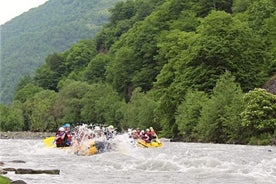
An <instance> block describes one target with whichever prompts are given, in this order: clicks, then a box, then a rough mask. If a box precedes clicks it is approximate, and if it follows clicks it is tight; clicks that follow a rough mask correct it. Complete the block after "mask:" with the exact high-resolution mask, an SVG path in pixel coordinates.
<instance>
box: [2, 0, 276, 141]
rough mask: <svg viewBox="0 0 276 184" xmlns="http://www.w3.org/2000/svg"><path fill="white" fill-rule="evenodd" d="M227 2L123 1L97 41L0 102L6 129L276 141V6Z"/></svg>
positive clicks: (54, 58)
mask: <svg viewBox="0 0 276 184" xmlns="http://www.w3.org/2000/svg"><path fill="white" fill-rule="evenodd" d="M229 2H230V1H209V0H198V1H194V0H187V1H183V0H128V1H124V2H120V3H117V4H116V5H115V7H114V8H112V9H111V11H110V13H111V15H110V21H109V22H108V23H107V24H105V25H104V26H103V28H102V29H101V31H100V32H99V33H98V34H97V35H96V36H95V37H94V38H93V39H85V40H81V41H79V42H77V43H75V44H73V45H71V46H70V48H68V49H67V50H65V51H63V52H59V53H53V54H49V55H48V56H47V58H46V60H45V63H43V64H42V65H41V67H39V68H38V69H37V70H36V72H35V75H34V76H33V77H32V78H29V79H26V80H22V81H20V83H19V85H18V86H17V90H16V94H15V96H14V101H13V103H12V104H10V105H3V104H0V113H1V115H2V116H1V119H0V130H3V131H8V130H9V131H10V130H12V131H20V130H28V131H55V130H56V129H57V128H58V127H59V126H61V125H62V124H64V123H65V122H66V123H68V122H69V123H71V124H72V125H77V124H79V123H87V124H92V125H113V126H114V127H116V129H117V130H118V131H120V130H127V129H128V128H129V127H132V128H138V127H139V128H140V129H141V130H142V129H144V130H146V129H147V128H149V127H154V129H155V130H156V131H157V132H158V134H159V135H160V136H162V137H166V138H170V139H173V140H184V141H192V142H213V143H238V144H264V145H265V144H269V143H271V142H274V140H275V138H276V132H275V130H276V124H275V119H276V105H275V104H276V95H274V94H272V93H270V92H273V90H274V89H275V86H274V85H275V78H274V77H275V71H276V55H275V53H276V42H275V39H274V38H275V33H276V29H275V27H276V2H275V1H274V0H254V2H252V1H244V0H237V1H234V2H233V3H232V1H231V3H229ZM268 81H270V82H268ZM266 82H268V83H267V84H266V85H265V86H264V84H265V83H266ZM262 86H263V87H265V89H267V91H266V90H264V89H262V88H261V87H262ZM270 89H271V90H270ZM268 91H270V92H268Z"/></svg>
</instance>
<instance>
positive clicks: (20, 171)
mask: <svg viewBox="0 0 276 184" xmlns="http://www.w3.org/2000/svg"><path fill="white" fill-rule="evenodd" d="M59 173H60V170H58V169H51V170H33V169H16V171H15V174H56V175H59Z"/></svg>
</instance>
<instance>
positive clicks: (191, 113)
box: [175, 90, 208, 141]
mask: <svg viewBox="0 0 276 184" xmlns="http://www.w3.org/2000/svg"><path fill="white" fill-rule="evenodd" d="M207 101H208V96H207V95H206V94H205V93H204V92H201V91H192V90H189V91H188V92H187V93H186V95H185V98H184V101H183V102H182V103H181V104H180V105H179V106H178V108H177V111H176V115H175V116H176V118H175V119H176V121H175V122H176V124H177V125H178V129H179V132H180V136H182V137H183V139H184V140H186V141H196V134H197V132H196V130H195V127H197V125H198V123H199V119H200V116H201V111H202V107H203V105H204V104H205V103H206V102H207Z"/></svg>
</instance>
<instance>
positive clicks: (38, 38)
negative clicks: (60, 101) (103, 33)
mask: <svg viewBox="0 0 276 184" xmlns="http://www.w3.org/2000/svg"><path fill="white" fill-rule="evenodd" d="M119 1H120V0H101V1H98V0H49V1H48V2H47V3H45V4H44V5H41V6H39V7H38V8H33V9H31V10H30V11H28V12H26V13H24V14H22V15H21V16H18V17H16V18H14V19H12V20H11V21H9V22H7V23H6V24H4V25H2V26H1V102H4V103H8V102H10V101H11V100H12V96H13V93H14V90H15V86H16V85H17V83H18V82H19V80H20V79H21V78H22V77H23V76H26V75H32V74H33V73H34V71H35V69H36V68H37V67H39V66H40V65H41V64H42V63H43V62H44V61H45V58H46V56H47V55H48V54H51V53H53V52H61V51H64V50H65V49H67V48H68V47H69V46H70V45H72V44H73V43H76V42H78V41H79V40H82V39H86V38H92V37H93V36H94V35H95V34H96V33H97V32H98V31H99V30H100V29H101V27H102V25H103V24H105V23H106V22H107V21H108V17H109V12H108V9H110V8H111V7H113V6H114V4H115V3H116V2H119Z"/></svg>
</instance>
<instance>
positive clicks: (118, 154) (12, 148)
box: [0, 135, 276, 184]
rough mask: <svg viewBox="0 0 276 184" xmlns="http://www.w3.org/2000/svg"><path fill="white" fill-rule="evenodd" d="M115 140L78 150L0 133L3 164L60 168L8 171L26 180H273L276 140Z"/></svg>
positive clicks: (111, 183) (264, 183)
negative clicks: (156, 143) (107, 146)
mask: <svg viewBox="0 0 276 184" xmlns="http://www.w3.org/2000/svg"><path fill="white" fill-rule="evenodd" d="M113 141H116V142H117V145H116V147H115V148H114V150H112V151H109V152H104V153H101V154H96V155H92V156H77V155H74V154H72V153H71V152H70V151H67V150H65V149H56V148H46V147H44V145H43V140H23V139H13V140H12V139H0V148H1V151H0V161H2V162H4V163H5V165H4V166H3V167H4V168H8V167H12V168H31V169H47V170H48V169H60V175H48V174H37V175H36V174H15V173H14V172H8V174H7V175H6V176H7V177H9V178H11V179H12V180H24V181H25V182H27V183H28V184H61V183H68V184H69V183H72V184H96V183H99V184H100V183H101V184H102V183H103V184H118V183H127V184H131V183H151V184H157V183H158V184H180V183H185V184H199V183H204V184H216V183H223V184H230V183H231V184H247V183H249V184H251V183H252V184H275V183H276V147H275V146H247V145H227V144H200V143H180V142H163V147H160V148H138V147H133V146H132V145H131V144H130V143H129V140H128V138H127V135H119V136H117V138H115V140H113ZM14 160H22V161H25V163H15V162H12V161H14Z"/></svg>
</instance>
